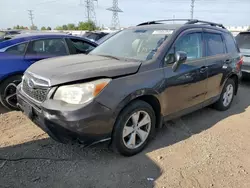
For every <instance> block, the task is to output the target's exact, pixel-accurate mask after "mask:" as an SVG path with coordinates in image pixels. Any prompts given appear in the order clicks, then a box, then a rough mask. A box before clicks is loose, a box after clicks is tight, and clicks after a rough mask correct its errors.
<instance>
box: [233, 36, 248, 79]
mask: <svg viewBox="0 0 250 188" xmlns="http://www.w3.org/2000/svg"><path fill="white" fill-rule="evenodd" d="M236 41H237V43H238V46H239V48H240V52H241V53H242V55H243V61H244V64H243V65H242V72H243V75H244V74H245V75H249V74H250V31H247V32H241V33H239V34H238V35H237V36H236Z"/></svg>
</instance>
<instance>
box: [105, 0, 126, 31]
mask: <svg viewBox="0 0 250 188" xmlns="http://www.w3.org/2000/svg"><path fill="white" fill-rule="evenodd" d="M107 10H108V11H111V12H113V16H112V21H111V27H112V28H113V29H119V28H120V21H119V16H118V13H119V12H123V11H122V10H121V9H120V8H119V7H118V0H113V6H112V7H110V8H108V9H107Z"/></svg>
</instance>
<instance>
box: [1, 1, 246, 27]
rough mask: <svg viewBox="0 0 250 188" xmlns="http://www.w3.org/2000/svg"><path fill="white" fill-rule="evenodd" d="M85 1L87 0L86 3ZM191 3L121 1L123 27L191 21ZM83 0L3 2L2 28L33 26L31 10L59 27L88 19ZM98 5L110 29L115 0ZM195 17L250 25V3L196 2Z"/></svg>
mask: <svg viewBox="0 0 250 188" xmlns="http://www.w3.org/2000/svg"><path fill="white" fill-rule="evenodd" d="M82 1H83V2H84V0H82ZM190 2H191V0H119V7H120V8H121V9H122V10H123V11H124V12H123V13H120V14H119V18H120V25H121V26H131V25H135V24H137V23H140V22H143V21H148V20H154V19H162V18H164V19H169V18H173V16H175V18H190ZM79 4H80V0H0V28H7V27H13V26H14V25H17V24H19V25H24V26H30V25H31V24H30V20H29V18H28V12H27V10H28V9H32V10H34V18H35V19H34V22H35V25H37V26H38V27H39V28H40V27H41V26H51V27H53V28H54V27H55V26H58V25H62V24H67V23H76V24H77V23H78V22H79V21H84V20H86V16H85V8H84V6H79ZM95 5H96V17H97V23H98V24H101V25H102V24H103V25H105V26H110V24H111V17H112V13H111V12H109V11H107V10H106V8H109V7H111V6H112V0H99V1H98V4H95ZM194 17H195V18H199V19H203V20H208V21H214V22H221V23H223V24H224V25H230V26H243V25H250V19H249V18H250V0H196V2H195V13H194Z"/></svg>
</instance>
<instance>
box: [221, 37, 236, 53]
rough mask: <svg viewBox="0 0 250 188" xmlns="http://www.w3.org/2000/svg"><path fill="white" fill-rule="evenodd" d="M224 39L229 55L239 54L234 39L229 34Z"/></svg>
mask: <svg viewBox="0 0 250 188" xmlns="http://www.w3.org/2000/svg"><path fill="white" fill-rule="evenodd" d="M224 37H225V41H226V46H227V52H228V53H238V52H239V49H238V47H237V45H236V42H235V39H234V37H233V36H232V35H230V34H228V33H227V34H225V35H224Z"/></svg>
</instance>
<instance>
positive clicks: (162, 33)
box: [152, 30, 174, 35]
mask: <svg viewBox="0 0 250 188" xmlns="http://www.w3.org/2000/svg"><path fill="white" fill-rule="evenodd" d="M173 32H174V31H173V30H155V31H154V32H153V33H152V34H153V35H171V34H172V33H173Z"/></svg>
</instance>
